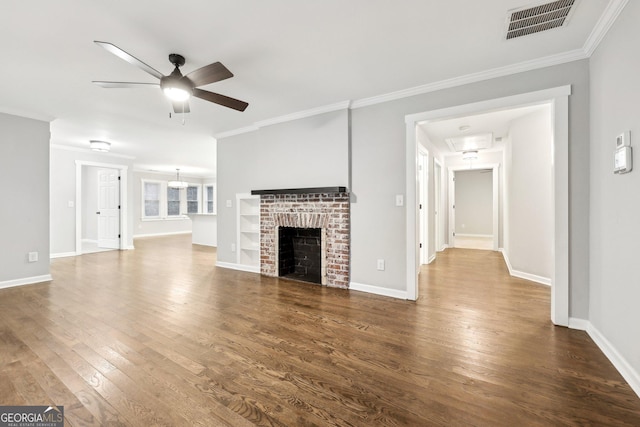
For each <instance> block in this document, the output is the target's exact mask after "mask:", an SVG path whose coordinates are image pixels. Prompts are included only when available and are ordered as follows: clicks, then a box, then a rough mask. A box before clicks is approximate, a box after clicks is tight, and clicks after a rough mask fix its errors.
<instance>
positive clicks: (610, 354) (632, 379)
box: [569, 320, 640, 397]
mask: <svg viewBox="0 0 640 427" xmlns="http://www.w3.org/2000/svg"><path fill="white" fill-rule="evenodd" d="M584 322H586V323H587V329H586V331H587V333H588V334H589V336H590V337H591V339H592V340H593V342H595V343H596V345H597V346H598V347H599V348H600V350H602V352H603V353H604V355H605V356H607V358H608V359H609V361H610V362H611V363H612V364H613V366H614V367H615V368H616V369H617V370H618V372H620V375H622V377H623V378H624V379H625V380H626V381H627V383H629V385H630V386H631V389H632V390H633V391H634V392H635V393H636V394H637V395H638V397H640V373H638V372H637V371H636V370H635V369H633V367H632V366H631V365H630V364H629V362H627V360H626V359H625V358H624V357H623V356H622V355H621V354H620V353H619V352H618V350H616V348H615V347H614V346H613V345H612V344H611V343H610V342H609V340H607V339H606V338H605V336H604V335H602V333H601V332H600V331H598V330H597V329H596V328H595V327H594V326H593V325H592V324H591V322H589V321H586V320H585V321H584ZM569 326H570V327H571V322H569Z"/></svg>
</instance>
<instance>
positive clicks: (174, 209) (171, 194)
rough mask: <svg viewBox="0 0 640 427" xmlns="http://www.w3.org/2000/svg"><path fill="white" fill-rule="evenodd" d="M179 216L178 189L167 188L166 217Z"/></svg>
mask: <svg viewBox="0 0 640 427" xmlns="http://www.w3.org/2000/svg"><path fill="white" fill-rule="evenodd" d="M178 215H180V189H179V188H171V187H167V216H178Z"/></svg>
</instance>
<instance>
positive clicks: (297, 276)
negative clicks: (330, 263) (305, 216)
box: [278, 227, 322, 284]
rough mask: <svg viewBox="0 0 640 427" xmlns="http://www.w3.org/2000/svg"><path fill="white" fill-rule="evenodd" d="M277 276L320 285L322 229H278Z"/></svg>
mask: <svg viewBox="0 0 640 427" xmlns="http://www.w3.org/2000/svg"><path fill="white" fill-rule="evenodd" d="M278 276H280V277H286V278H289V279H294V280H301V281H304V282H311V283H317V284H322V229H320V228H297V227H278Z"/></svg>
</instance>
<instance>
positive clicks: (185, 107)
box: [172, 101, 191, 114]
mask: <svg viewBox="0 0 640 427" xmlns="http://www.w3.org/2000/svg"><path fill="white" fill-rule="evenodd" d="M172 104H173V112H174V113H176V114H180V113H189V112H191V110H190V109H189V101H182V102H179V101H175V102H172Z"/></svg>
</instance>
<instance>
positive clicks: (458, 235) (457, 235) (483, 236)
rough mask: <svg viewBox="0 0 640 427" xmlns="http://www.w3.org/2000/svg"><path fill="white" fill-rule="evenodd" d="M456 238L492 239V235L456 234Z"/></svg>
mask: <svg viewBox="0 0 640 427" xmlns="http://www.w3.org/2000/svg"><path fill="white" fill-rule="evenodd" d="M456 237H481V238H483V239H490V238H493V234H461V233H456Z"/></svg>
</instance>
